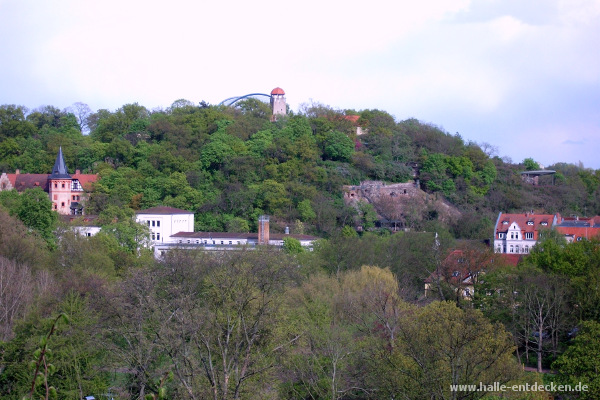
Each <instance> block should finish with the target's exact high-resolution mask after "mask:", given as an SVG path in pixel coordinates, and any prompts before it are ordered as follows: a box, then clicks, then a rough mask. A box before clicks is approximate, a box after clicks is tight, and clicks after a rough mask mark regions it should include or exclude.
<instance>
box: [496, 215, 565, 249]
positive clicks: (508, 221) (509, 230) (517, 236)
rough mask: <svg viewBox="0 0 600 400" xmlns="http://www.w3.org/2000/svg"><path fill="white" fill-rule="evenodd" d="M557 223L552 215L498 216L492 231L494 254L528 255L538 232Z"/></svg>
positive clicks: (537, 237) (555, 216)
mask: <svg viewBox="0 0 600 400" xmlns="http://www.w3.org/2000/svg"><path fill="white" fill-rule="evenodd" d="M556 223H557V215H554V214H534V213H523V214H503V213H499V214H498V219H497V220H496V225H495V230H494V252H496V253H507V254H528V253H529V252H530V251H531V248H532V247H533V246H534V245H535V244H536V243H537V241H538V239H539V236H540V231H542V230H544V229H552V227H553V226H554V225H556Z"/></svg>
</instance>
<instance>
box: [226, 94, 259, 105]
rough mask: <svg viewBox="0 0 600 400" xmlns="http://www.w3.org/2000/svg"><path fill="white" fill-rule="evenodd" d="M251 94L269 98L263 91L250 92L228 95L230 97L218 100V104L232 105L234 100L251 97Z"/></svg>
mask: <svg viewBox="0 0 600 400" xmlns="http://www.w3.org/2000/svg"><path fill="white" fill-rule="evenodd" d="M252 96H265V97H268V98H269V99H270V98H271V95H270V94H265V93H250V94H245V95H243V96H235V97H230V98H228V99H225V100H223V101H222V102H220V103H219V105H220V106H232V105H234V104H235V103H236V102H238V101H240V100H243V99H245V98H248V97H252Z"/></svg>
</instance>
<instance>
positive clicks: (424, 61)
mask: <svg viewBox="0 0 600 400" xmlns="http://www.w3.org/2000/svg"><path fill="white" fill-rule="evenodd" d="M275 87H281V88H283V89H284V90H285V93H286V100H287V102H288V104H289V105H290V108H291V109H292V110H294V111H296V112H297V111H299V110H300V108H301V106H302V105H303V104H304V105H305V104H310V103H312V102H314V103H321V104H324V105H328V106H331V107H332V108H334V109H354V110H357V111H359V110H364V109H379V110H383V111H386V112H388V113H390V114H391V115H393V116H394V117H395V118H396V120H397V121H401V120H404V119H407V118H416V119H418V120H420V121H423V122H426V123H431V124H433V125H436V126H438V127H440V128H442V129H443V130H445V131H446V132H448V133H451V134H456V133H459V134H460V135H461V136H462V138H463V139H464V140H465V141H473V142H477V143H480V144H481V143H487V144H489V145H491V146H494V147H496V148H497V149H498V153H497V154H498V155H499V156H501V157H508V158H510V160H512V162H514V163H520V162H522V161H523V159H525V158H528V157H531V158H533V159H534V160H536V161H538V162H539V163H540V164H542V165H544V166H550V165H552V164H554V163H557V162H566V163H571V164H576V165H579V163H582V164H583V166H584V167H587V168H594V169H600V157H599V155H598V154H599V153H600V152H599V150H600V0H526V1H524V0H420V1H415V0H410V1H407V0H371V1H368V2H365V1H356V0H345V1H337V0H304V1H302V2H291V1H289V2H285V1H281V0H277V1H276V0H255V1H247V0H244V1H242V0H230V1H227V2H225V1H223V2H220V1H215V0H210V1H208V0H194V1H191V0H170V1H164V0H163V1H154V0H143V1H142V0H139V1H138V0H103V1H94V2H91V1H86V0H78V1H75V0H0V104H17V105H23V106H26V107H27V108H29V109H30V110H33V109H36V108H38V107H40V106H44V105H52V106H55V107H58V108H61V109H63V108H66V107H69V106H71V105H72V104H74V103H76V102H82V103H86V104H88V105H89V106H90V108H91V109H92V110H94V111H95V110H98V109H109V110H111V111H115V110H117V109H118V108H120V107H121V106H123V105H125V104H129V103H139V104H140V105H143V106H145V107H146V108H148V109H150V110H153V109H160V108H163V109H164V108H167V107H169V106H170V105H171V104H172V103H173V102H174V101H175V100H177V99H187V100H190V101H192V102H194V103H198V102H200V101H203V100H204V101H206V102H208V103H210V104H218V103H220V102H221V101H222V100H224V99H226V98H229V97H233V96H241V95H245V94H248V93H256V92H259V93H270V91H271V90H272V89H273V88H275Z"/></svg>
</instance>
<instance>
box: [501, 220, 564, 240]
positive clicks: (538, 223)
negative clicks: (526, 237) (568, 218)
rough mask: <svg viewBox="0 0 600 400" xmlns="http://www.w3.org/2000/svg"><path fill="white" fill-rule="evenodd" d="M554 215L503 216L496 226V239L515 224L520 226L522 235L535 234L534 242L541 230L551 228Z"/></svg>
mask: <svg viewBox="0 0 600 400" xmlns="http://www.w3.org/2000/svg"><path fill="white" fill-rule="evenodd" d="M553 221H554V214H501V215H500V218H499V219H498V224H497V225H496V232H495V237H496V238H497V237H498V236H497V235H498V233H499V232H506V231H508V228H509V227H510V226H511V224H512V223H513V222H516V223H517V225H519V228H520V229H521V232H522V233H525V232H533V233H534V237H533V238H534V240H537V234H538V231H539V230H540V229H545V228H551V227H552V223H553Z"/></svg>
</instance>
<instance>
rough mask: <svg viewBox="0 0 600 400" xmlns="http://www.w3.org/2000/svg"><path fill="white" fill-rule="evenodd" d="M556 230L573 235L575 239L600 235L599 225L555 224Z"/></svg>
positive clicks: (566, 234)
mask: <svg viewBox="0 0 600 400" xmlns="http://www.w3.org/2000/svg"><path fill="white" fill-rule="evenodd" d="M556 231H557V232H558V233H560V234H562V235H565V236H573V238H575V239H576V238H580V237H581V238H585V239H591V238H594V237H600V226H586V227H582V226H556Z"/></svg>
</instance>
